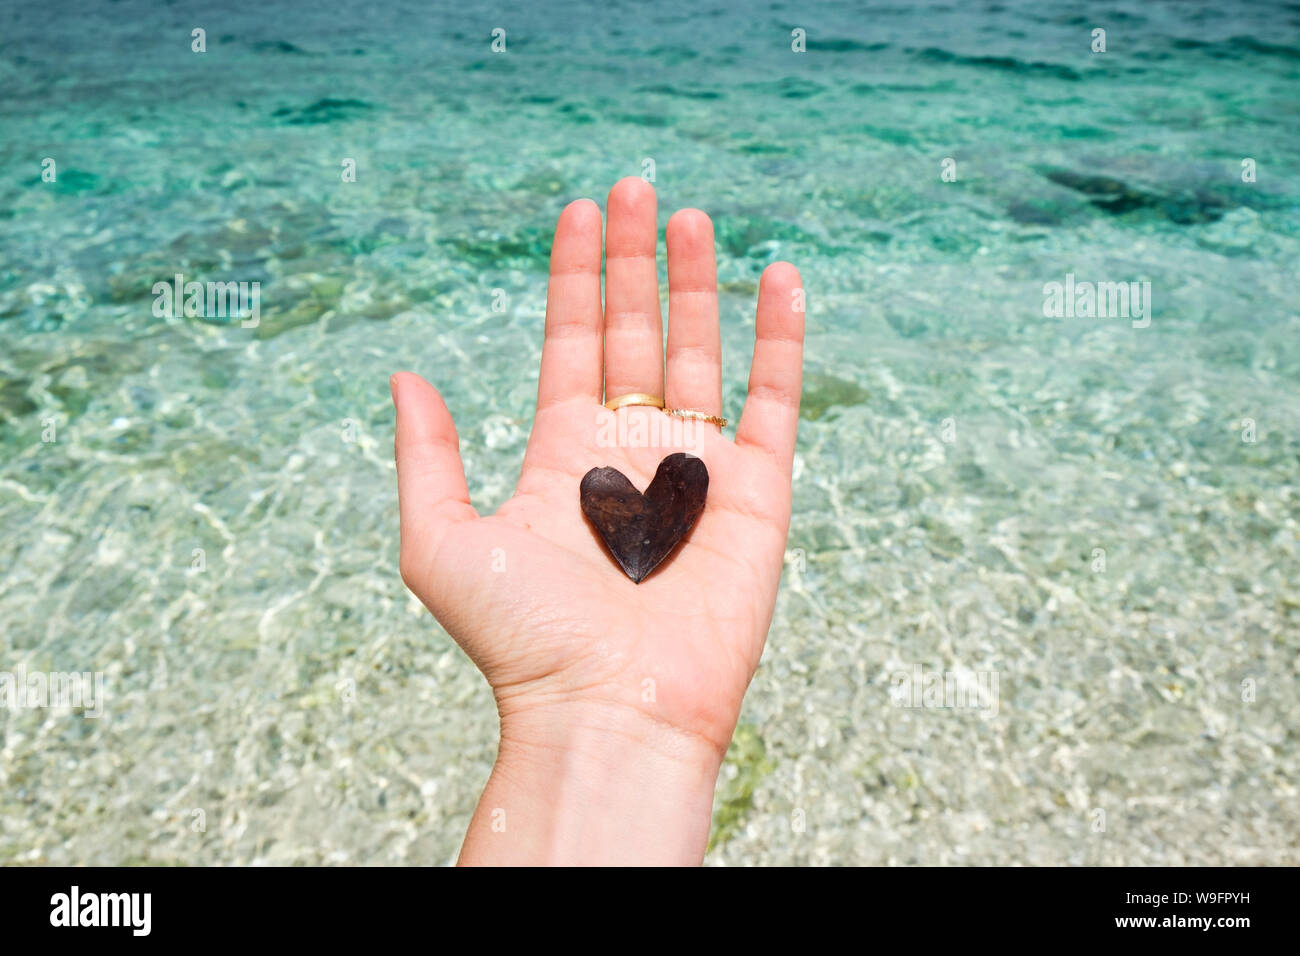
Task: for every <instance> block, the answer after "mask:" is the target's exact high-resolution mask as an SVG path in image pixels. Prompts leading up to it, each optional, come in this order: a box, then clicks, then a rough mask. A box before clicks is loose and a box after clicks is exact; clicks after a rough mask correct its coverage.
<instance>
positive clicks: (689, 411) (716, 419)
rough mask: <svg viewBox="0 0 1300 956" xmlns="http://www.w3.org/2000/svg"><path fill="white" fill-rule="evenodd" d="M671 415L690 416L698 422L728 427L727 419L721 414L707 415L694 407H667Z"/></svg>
mask: <svg viewBox="0 0 1300 956" xmlns="http://www.w3.org/2000/svg"><path fill="white" fill-rule="evenodd" d="M664 411H665V412H667V413H668V414H669V415H676V416H677V417H678V418H690V419H693V420H695V421H697V422H708V423H709V424H710V425H717V426H718V427H719V428H726V427H727V420H726V419H725V418H723V417H722V416H721V415H705V414H704V413H703V412H697V411H696V410H695V409H693V408H665V409H664Z"/></svg>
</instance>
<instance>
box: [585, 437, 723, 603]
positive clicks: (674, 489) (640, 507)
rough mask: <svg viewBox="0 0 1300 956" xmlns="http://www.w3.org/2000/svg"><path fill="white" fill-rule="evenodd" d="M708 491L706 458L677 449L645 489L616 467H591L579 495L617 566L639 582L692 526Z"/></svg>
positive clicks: (661, 463)
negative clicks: (629, 479) (633, 482)
mask: <svg viewBox="0 0 1300 956" xmlns="http://www.w3.org/2000/svg"><path fill="white" fill-rule="evenodd" d="M708 493H709V469H707V468H705V467H704V462H703V461H701V460H700V459H698V458H696V457H695V456H694V455H687V454H684V453H682V452H678V453H677V454H675V455H669V456H668V457H667V458H665V459H664V460H663V461H661V462H659V470H658V471H656V472H655V477H654V480H653V481H652V482H650V487H649V488H647V489H646V490H645V494H641V492H639V491H637V490H636V488H635V487H633V485H632V482H630V481H628V480H627V476H626V475H625V474H623V473H622V472H621V471H619V470H618V469H617V468H593V469H591V471H589V472H587V474H586V475H584V476H583V478H582V485H581V487H580V488H579V499H580V500H581V502H582V513H583V514H584V515H586V516H587V520H588V521H590V522H591V523H592V524H593V525H595V526H596V530H597V531H598V532H599V533H600V537H601V540H603V541H604V542H605V547H607V548H609V553H610V554H612V555H613V556H614V560H615V561H617V562H618V566H619V567H620V568H622V569H623V571H624V573H625V574H627V576H628V577H629V578H631V579H632V580H633V581H634V582H635V583H637V584H640V583H641V581H642V580H643V579H644V578H645V576H646V575H647V574H649V573H650V572H651V571H653V570H654V569H655V568H657V567H658V566H659V563H660V562H661V561H663V559H664V558H666V557H668V555H669V553H670V552H671V551H672V550H673V548H675V547H676V546H677V542H678V541H680V540H682V535H684V534H686V532H688V531H690V530H691V526H692V525H693V524H695V519H696V518H698V517H699V516H700V512H701V511H703V510H704V498H705V496H706V495H707V494H708Z"/></svg>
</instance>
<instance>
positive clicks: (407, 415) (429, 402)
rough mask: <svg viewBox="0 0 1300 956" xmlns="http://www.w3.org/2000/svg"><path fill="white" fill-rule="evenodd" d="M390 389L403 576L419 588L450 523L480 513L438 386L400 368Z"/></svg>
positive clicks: (454, 429) (403, 578) (408, 583)
mask: <svg viewBox="0 0 1300 956" xmlns="http://www.w3.org/2000/svg"><path fill="white" fill-rule="evenodd" d="M389 387H390V388H391V389H392V392H393V405H394V406H395V408H396V409H397V429H396V441H395V442H394V454H395V457H396V460H397V502H398V508H399V510H400V512H401V524H402V556H401V567H402V580H403V581H405V582H406V585H407V587H410V588H411V589H412V590H415V586H416V585H417V584H419V585H421V586H422V585H423V583H424V579H425V577H426V575H427V574H428V570H427V569H428V568H429V567H430V565H431V558H432V556H433V553H434V551H435V550H436V549H437V547H438V542H439V541H440V540H441V539H442V538H443V536H444V535H445V534H446V533H447V531H448V530H450V528H451V527H452V526H454V525H456V524H459V523H461V522H463V521H468V520H470V519H471V518H476V517H478V513H477V512H475V510H474V508H473V506H471V505H470V503H469V489H468V487H467V486H466V484H465V466H464V465H463V464H461V460H460V440H459V439H458V438H457V436H456V425H455V423H454V422H453V421H452V420H451V412H449V411H448V410H447V405H446V403H445V402H444V401H443V400H442V396H441V395H439V394H438V390H437V389H435V388H434V387H433V386H432V385H430V384H429V383H428V382H426V381H425V380H424V379H422V378H420V376H418V375H414V374H412V373H411V372H398V373H397V374H396V375H394V376H393V377H392V379H390V380H389Z"/></svg>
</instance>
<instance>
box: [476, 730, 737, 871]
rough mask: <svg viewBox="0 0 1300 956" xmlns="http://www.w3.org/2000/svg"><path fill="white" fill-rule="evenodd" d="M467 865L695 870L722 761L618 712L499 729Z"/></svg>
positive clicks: (699, 744) (701, 745) (704, 746)
mask: <svg viewBox="0 0 1300 956" xmlns="http://www.w3.org/2000/svg"><path fill="white" fill-rule="evenodd" d="M501 730H502V732H501V746H500V750H499V752H498V754H497V762H496V766H495V767H494V768H493V770H492V775H491V777H490V778H489V780H488V783H487V786H486V788H485V789H484V791H483V796H482V798H481V799H480V800H479V805H478V809H477V810H476V811H475V813H474V817H473V819H472V821H471V822H470V827H469V831H468V833H467V834H466V836H465V843H464V846H463V847H462V848H461V854H460V864H461V865H462V866H464V865H508V866H509V865H570V866H582V865H649V866H671V865H692V866H693V865H698V864H699V863H700V862H701V860H703V858H704V851H705V847H706V846H707V844H708V838H709V824H710V818H711V815H712V808H713V788H714V785H715V784H716V782H717V777H718V769H719V767H720V766H721V757H722V755H721V754H720V753H719V752H718V751H717V749H716V748H715V747H713V746H712V745H710V744H708V743H707V742H705V741H703V740H701V739H699V738H697V737H694V736H691V735H688V734H683V733H682V732H680V731H677V730H674V729H672V728H668V727H665V726H663V725H662V724H658V723H656V722H654V721H652V720H651V719H650V718H648V717H645V716H643V715H640V714H636V713H634V712H631V711H628V710H626V709H625V708H620V707H614V706H607V707H593V708H583V709H579V710H574V709H572V708H570V707H564V708H553V709H550V710H543V711H532V712H530V713H528V714H527V715H526V716H518V717H506V718H503V721H502V729H501Z"/></svg>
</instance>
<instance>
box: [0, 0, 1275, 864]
mask: <svg viewBox="0 0 1300 956" xmlns="http://www.w3.org/2000/svg"><path fill="white" fill-rule="evenodd" d="M196 27H201V28H203V29H205V30H206V37H207V52H206V53H203V54H197V53H194V52H192V51H191V31H192V30H193V29H194V28H196ZM496 28H502V29H504V30H505V31H506V33H505V36H506V52H505V53H503V54H494V53H493V52H492V51H491V48H490V44H491V41H492V31H493V30H494V29H496ZM796 28H798V29H803V30H806V31H807V52H804V53H794V52H792V50H791V42H792V41H791V31H792V30H795V29H796ZM1094 28H1102V29H1105V30H1106V44H1107V50H1106V52H1105V53H1094V52H1092V50H1091V44H1092V31H1093V29H1094ZM46 158H50V159H53V160H54V161H55V164H56V170H57V178H56V180H55V181H54V182H45V181H44V180H43V179H42V161H43V160H44V159H46ZM345 159H352V160H355V163H356V169H357V176H356V182H349V183H345V182H342V181H341V175H340V174H341V169H342V163H343V161H344V160H345ZM946 159H952V160H954V161H955V171H956V179H955V181H952V182H948V181H945V180H944V178H943V177H942V175H941V173H942V172H943V169H944V160H946ZM1244 159H1252V160H1253V161H1254V162H1255V168H1256V174H1257V175H1256V181H1255V182H1253V183H1250V182H1243V180H1242V161H1243V160H1244ZM647 160H651V161H653V171H654V179H655V186H656V188H657V190H658V192H659V196H660V206H661V213H662V215H661V222H662V221H665V220H666V218H667V214H668V213H669V212H670V211H671V210H673V209H676V208H679V207H682V206H688V205H690V206H698V207H700V208H702V209H704V210H705V211H707V212H708V213H710V214H711V215H712V216H713V217H714V221H715V226H716V231H717V239H718V253H719V280H720V282H721V284H722V316H723V325H724V331H723V342H724V348H725V349H726V357H725V363H726V364H725V369H724V373H725V404H726V408H725V413H726V414H728V415H730V416H731V417H732V418H733V420H734V418H736V417H737V414H738V412H739V409H740V405H741V402H742V400H743V395H744V383H745V379H746V376H747V374H748V361H749V351H750V346H751V343H752V336H753V306H754V296H755V291H756V282H757V278H758V275H759V273H760V272H761V270H762V268H763V266H764V265H766V264H767V263H768V262H770V261H772V260H774V259H777V258H782V259H788V260H791V261H793V262H795V263H796V264H798V265H799V267H800V268H801V270H802V272H803V275H804V280H805V286H806V288H807V290H808V303H809V305H808V309H809V311H808V315H807V326H808V343H807V369H806V389H805V397H804V412H803V415H804V420H803V422H802V423H801V431H800V444H799V455H798V459H797V461H796V466H795V486H794V487H795V512H794V518H793V521H792V528H791V535H790V542H789V548H790V554H789V562H788V568H787V574H786V579H785V581H784V584H783V588H782V593H781V597H780V600H779V602H778V606H777V612H776V618H775V621H774V623H773V626H772V631H771V635H770V638H769V643H768V648H767V651H766V654H765V656H764V660H763V665H762V667H761V669H760V670H759V673H758V675H757V677H756V678H755V681H754V685H753V687H752V689H751V691H750V694H749V696H748V697H747V699H746V705H745V710H744V713H743V715H742V718H741V721H742V723H741V727H740V730H739V732H738V735H737V741H736V744H735V746H734V747H733V752H732V755H731V757H730V758H729V760H728V764H727V767H726V768H725V770H724V773H723V777H722V780H721V782H720V786H719V796H718V804H717V813H716V820H715V834H714V845H713V848H712V850H711V851H710V855H709V862H712V863H717V864H749V863H877V862H897V863H910V862H918V863H929V864H941V863H1013V862H1014V863H1066V862H1070V863H1130V864H1178V863H1246V864H1253V863H1290V864H1295V863H1297V862H1300V846H1298V840H1300V811H1298V809H1297V808H1298V807H1300V801H1298V800H1297V792H1296V786H1297V783H1296V781H1297V772H1298V770H1300V760H1298V759H1297V747H1296V729H1297V725H1298V723H1300V720H1298V719H1297V718H1298V717H1300V704H1298V697H1297V693H1296V689H1297V677H1298V676H1300V674H1298V673H1297V660H1300V656H1298V652H1300V538H1298V525H1297V522H1298V521H1300V492H1298V491H1297V477H1298V475H1300V305H1298V304H1300V294H1298V293H1300V281H1298V279H1297V263H1298V262H1300V187H1298V186H1297V182H1300V180H1298V179H1297V175H1298V174H1297V170H1300V4H1296V3H1260V4H1242V5H1234V6H1231V7H1230V8H1229V9H1227V10H1223V9H1216V8H1215V7H1212V6H1208V5H1206V6H1202V5H1197V4H1185V3H1146V2H1143V3H1138V2H1136V0H1123V2H1115V3H1103V4H1099V5H1097V6H1096V7H1095V8H1093V10H1092V11H1090V12H1080V11H1079V9H1078V5H1076V4H1070V3H1042V2H1029V0H1015V2H1001V3H972V4H958V3H950V4H945V3H928V4H905V3H896V4H865V5H853V4H825V5H821V4H818V5H809V4H781V3H772V4H757V5H748V4H747V5H743V6H742V5H736V6H735V7H734V8H731V7H727V6H723V5H720V6H713V7H709V6H700V5H697V4H690V3H684V2H677V0H674V2H665V3H653V4H632V3H626V2H622V3H620V2H614V3H609V2H604V3H591V4H586V3H580V4H579V3H561V4H548V5H547V6H546V7H545V9H542V8H540V7H539V8H536V9H524V10H518V9H514V8H513V7H512V6H511V5H506V4H493V3H488V4H483V5H472V8H467V5H463V4H453V3H425V2H421V3H414V2H410V3H403V4H374V5H369V6H365V7H363V8H356V7H338V8H334V7H331V8H330V9H328V10H314V11H312V10H307V9H305V5H296V4H287V3H283V4H281V3H251V2H250V3H244V4H227V5H226V6H225V7H224V8H223V9H221V10H216V9H214V8H213V7H211V6H208V5H204V4H187V3H176V4H172V5H170V6H167V7H165V8H161V9H159V8H155V6H154V5H152V4H146V3H143V2H139V0H124V2H121V3H95V4H90V3H87V4H79V5H66V6H63V5H60V4H57V3H56V4H43V5H41V7H40V9H39V10H36V9H34V8H30V7H21V8H20V7H17V6H12V7H6V8H5V9H4V10H3V11H0V456H2V457H0V671H3V670H8V671H13V670H15V669H16V668H18V667H20V666H21V667H25V668H27V669H28V670H44V671H74V670H75V671H101V672H103V674H104V676H105V683H106V688H107V700H106V705H105V715H104V717H103V718H101V719H98V720H85V719H83V718H82V717H80V716H77V715H74V714H68V713H64V712H57V711H49V710H19V711H15V712H3V711H0V862H22V863H101V864H103V863H131V862H154V863H252V862H265V863H399V862H405V863H441V862H445V861H448V860H450V859H452V858H454V855H455V852H456V850H457V847H458V845H459V841H460V838H461V836H462V834H463V831H464V827H465V824H466V823H467V821H468V818H469V814H470V812H471V810H472V808H473V804H474V800H475V799H476V797H477V795H478V792H479V790H480V788H481V786H482V783H483V781H484V779H485V776H486V773H487V770H488V768H489V766H490V762H491V760H492V757H493V755H494V746H495V729H496V714H495V711H494V708H493V706H492V702H491V698H490V695H489V693H488V691H487V688H486V686H485V685H484V684H483V683H482V681H481V679H480V678H479V677H478V676H477V673H476V672H475V671H474V669H473V667H472V666H471V665H470V664H469V662H468V661H467V660H466V659H465V658H464V657H463V655H462V654H461V653H460V652H459V650H458V649H457V648H456V647H455V645H454V644H453V643H452V642H451V641H450V640H449V639H448V638H447V636H446V635H445V634H444V633H443V632H442V631H441V630H440V629H439V628H438V627H437V625H436V623H435V622H434V621H433V620H432V619H431V618H430V617H429V616H428V615H427V613H426V612H424V610H423V609H422V608H421V607H420V606H419V605H418V603H417V602H416V601H415V600H414V599H413V598H411V597H410V596H409V595H408V594H407V593H406V592H405V590H404V588H403V587H402V584H401V581H400V579H399V576H398V573H397V535H396V528H397V514H396V495H395V482H394V472H393V468H392V464H391V441H392V420H391V406H390V402H389V398H388V387H387V379H388V375H389V374H390V373H391V372H392V371H395V370H397V369H399V368H410V369H413V370H415V371H418V372H420V373H422V374H423V375H425V377H427V378H429V379H430V380H431V381H433V382H434V383H435V384H437V385H438V387H439V388H440V389H441V390H442V391H443V393H444V395H445V396H446V398H447V400H448V403H449V405H450V406H451V408H452V410H453V412H454V414H455V416H456V419H457V423H458V426H459V429H460V435H461V442H462V450H463V453H464V458H465V462H466V466H467V470H468V476H469V482H470V486H471V492H472V494H473V496H474V499H475V503H476V504H477V505H478V506H479V508H480V510H490V509H491V508H493V507H494V506H495V505H497V504H499V503H500V502H502V501H503V500H505V498H506V497H508V495H509V493H510V490H511V489H512V487H513V483H514V480H515V478H516V476H517V474H518V468H519V464H520V461H521V459H522V453H523V448H524V444H525V442H526V439H527V434H528V427H529V422H530V419H531V415H532V403H533V399H534V395H535V388H536V367H537V357H538V354H539V350H540V344H541V329H542V312H543V308H544V291H545V277H546V261H547V255H548V252H549V244H550V236H551V230H552V229H553V226H554V220H555V217H556V215H557V214H558V212H559V210H560V209H561V208H563V206H564V205H565V204H566V203H567V202H569V201H571V200H572V199H575V198H578V197H581V196H590V197H593V198H595V199H597V200H598V201H600V202H601V203H602V204H603V202H604V197H605V193H606V192H607V191H608V188H609V186H610V185H612V184H613V183H614V182H615V181H616V180H617V179H618V178H620V177H622V176H625V175H639V174H642V173H643V172H645V171H647V170H648V169H649V168H650V167H649V166H648V165H647V164H646V161H647ZM661 262H662V260H661ZM176 273H182V274H184V275H185V277H186V279H197V280H200V281H208V280H213V281H248V282H252V281H257V282H260V283H261V291H262V299H261V316H260V324H259V325H258V326H257V328H255V329H250V328H243V327H241V324H240V323H239V321H238V320H229V319H217V320H204V319H196V318H183V317H172V318H167V317H158V316H156V315H155V313H154V309H153V303H154V296H153V295H152V293H151V289H152V287H153V285H154V283H156V282H158V281H168V280H170V279H171V277H172V276H173V275H175V274H176ZM661 273H662V264H661ZM1068 274H1069V275H1074V276H1075V277H1076V278H1077V279H1078V280H1085V281H1098V282H1129V281H1134V282H1141V281H1149V282H1150V289H1151V303H1152V309H1151V313H1150V324H1149V325H1148V326H1146V327H1140V328H1135V327H1134V324H1133V323H1132V322H1131V321H1129V320H1128V319H1125V318H1122V317H1101V318H1082V317H1068V318H1067V317H1047V316H1045V315H1044V310H1043V303H1044V294H1043V287H1044V285H1045V284H1046V283H1050V282H1064V281H1065V279H1066V276H1067V275H1068ZM494 290H504V292H505V300H504V301H505V302H506V303H507V307H506V309H505V311H504V312H500V311H493V303H494V300H499V296H498V295H497V294H496V293H495V292H494ZM51 422H52V423H53V433H52V435H51V433H50V432H49V431H48V429H49V428H50V423H51ZM49 437H52V438H53V440H43V438H49ZM1252 439H1253V440H1252ZM916 666H921V667H923V668H925V669H926V670H929V671H936V672H947V673H984V674H988V673H996V674H997V677H998V683H997V687H998V697H997V705H998V706H997V713H996V716H991V717H988V718H986V717H982V716H981V715H980V714H979V713H976V712H972V711H969V710H967V711H962V710H945V709H937V708H911V707H898V706H895V705H894V702H893V700H892V698H891V687H892V685H893V681H894V680H895V676H896V675H898V674H900V673H903V674H906V673H911V672H912V671H913V668H914V667H916ZM195 811H202V813H201V814H197V815H196V813H195ZM200 822H201V823H202V826H201V827H199V826H198V824H199V823H200ZM1099 823H1100V826H1099Z"/></svg>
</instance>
